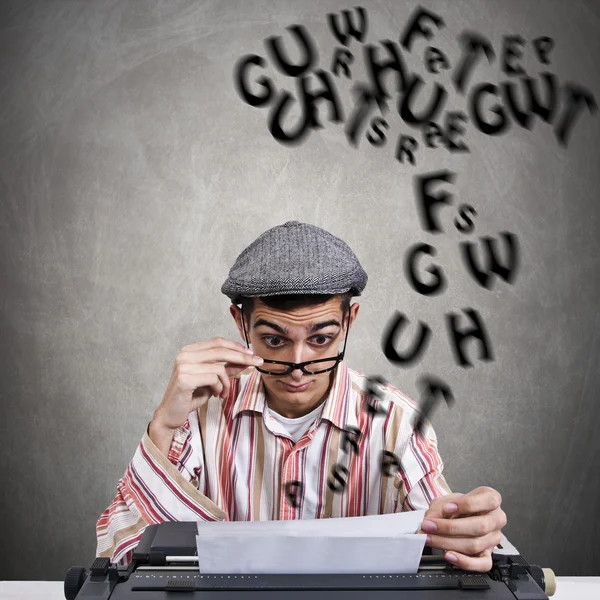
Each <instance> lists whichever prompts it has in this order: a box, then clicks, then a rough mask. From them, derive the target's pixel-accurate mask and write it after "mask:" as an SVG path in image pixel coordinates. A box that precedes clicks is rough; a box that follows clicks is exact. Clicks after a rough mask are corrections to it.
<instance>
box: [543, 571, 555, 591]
mask: <svg viewBox="0 0 600 600" xmlns="http://www.w3.org/2000/svg"><path fill="white" fill-rule="evenodd" d="M542 571H543V572H544V579H545V580H546V590H545V591H546V596H554V592H556V576H555V575H554V571H553V570H552V569H547V568H546V569H542Z"/></svg>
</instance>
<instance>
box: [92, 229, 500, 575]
mask: <svg viewBox="0 0 600 600" xmlns="http://www.w3.org/2000/svg"><path fill="white" fill-rule="evenodd" d="M366 283H367V275H366V273H365V272H364V270H363V268H362V266H361V265H360V263H359V261H358V259H357V258H356V256H355V255H354V253H353V252H352V250H351V249H350V248H349V247H348V246H347V245H346V244H345V242H343V241H342V240H340V239H339V238H337V237H335V236H333V235H331V234H330V233H328V232H327V231H325V230H323V229H321V228H319V227H315V226H313V225H309V224H305V223H299V222H297V221H290V222H287V223H285V224H284V225H281V226H278V227H274V228H272V229H270V230H268V231H267V232H265V233H263V234H262V235H261V236H260V237H259V238H258V239H257V240H255V241H254V242H253V243H252V244H250V246H248V248H246V249H245V250H244V251H243V252H242V253H241V254H240V256H239V257H238V258H237V260H236V262H235V264H234V265H233V267H232V268H231V270H230V272H229V277H228V278H227V280H226V281H225V283H224V284H223V286H222V288H221V291H222V292H223V293H224V294H226V295H227V296H228V297H229V298H230V299H231V302H232V304H231V307H230V311H231V314H232V316H233V318H234V319H235V322H236V324H237V327H238V330H239V333H240V337H241V339H242V340H245V342H246V346H244V345H242V344H240V343H237V342H234V341H231V340H226V339H222V338H214V339H211V340H208V341H205V342H199V343H196V344H192V345H190V346H186V347H184V348H183V349H182V350H181V351H180V353H179V354H178V355H177V358H176V360H175V366H174V368H173V373H172V375H171V380H170V381H169V384H168V387H167V390H166V393H165V395H164V398H163V400H162V402H161V404H160V406H159V407H158V408H157V409H156V411H155V413H154V416H153V418H152V421H151V422H150V424H149V426H148V429H147V431H146V433H145V434H144V436H143V438H142V441H141V443H140V445H139V447H138V449H137V451H136V453H135V455H134V457H133V459H132V461H131V463H130V464H129V466H128V467H127V469H126V471H125V475H124V476H123V478H122V479H120V480H119V482H118V484H117V495H116V497H115V498H114V500H113V502H112V503H111V504H110V506H108V508H107V509H106V510H105V511H104V512H103V513H102V515H101V517H100V519H99V520H98V523H97V525H96V530H97V538H98V547H97V553H96V554H97V556H108V557H110V558H111V561H112V562H119V563H120V564H127V563H128V562H129V561H130V560H131V555H132V553H133V549H134V548H135V546H136V545H137V544H138V542H139V540H140V539H141V536H142V533H143V531H144V529H145V527H146V526H147V525H149V524H154V523H159V522H163V521H168V520H171V521H225V520H232V521H235V520H238V521H246V520H274V519H314V518H319V519H322V518H328V517H350V516H361V515H373V514H384V513H391V512H401V511H407V510H419V509H427V512H426V515H425V517H426V520H424V522H423V525H422V530H421V532H427V533H428V539H427V544H428V545H429V546H431V547H434V548H440V549H443V550H446V551H448V552H446V553H445V558H446V559H447V560H449V561H451V562H453V563H454V564H456V565H457V566H459V567H461V568H465V569H469V570H473V571H487V570H489V569H490V568H491V566H492V560H491V551H492V549H493V548H494V547H495V546H496V545H497V544H498V543H499V542H500V539H501V533H500V530H501V529H502V527H504V525H505V524H506V515H505V513H504V511H503V510H502V509H501V506H500V503H501V498H500V494H499V493H498V492H497V491H495V490H493V489H491V488H487V487H481V488H477V489H476V490H473V491H472V492H470V493H468V494H457V493H455V494H452V493H451V490H450V488H449V487H448V484H447V483H446V481H445V479H444V477H443V475H442V470H443V463H442V460H441V458H440V456H439V454H438V452H437V439H436V435H435V433H434V430H433V428H432V427H431V424H430V423H429V422H428V421H425V425H424V429H423V433H422V434H419V433H418V431H415V430H414V423H415V421H416V417H417V416H418V412H419V410H418V406H417V404H416V403H415V402H413V401H412V400H411V399H410V398H407V397H406V396H404V395H403V394H402V393H401V392H400V391H399V390H398V389H396V388H395V387H393V386H391V385H389V384H386V385H384V386H381V388H380V390H379V391H378V392H377V393H375V394H374V393H373V390H369V386H368V384H367V377H366V376H365V375H363V374H361V373H359V372H357V371H354V370H352V369H350V368H349V367H348V366H347V365H346V364H345V362H344V361H343V358H344V352H345V349H346V344H347V341H348V334H349V332H350V329H351V328H352V325H353V324H354V322H355V320H356V317H357V314H358V310H359V305H358V304H357V303H355V304H353V305H350V299H351V298H352V297H353V296H359V295H360V294H361V293H362V291H363V289H364V288H365V286H366ZM238 304H240V305H241V306H238ZM340 344H343V348H342V351H341V352H340V351H339V346H340ZM250 346H251V347H252V348H251V349H250ZM369 392H370V393H369ZM375 397H376V398H375ZM390 459H391V460H390Z"/></svg>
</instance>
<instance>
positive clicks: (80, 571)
mask: <svg viewBox="0 0 600 600" xmlns="http://www.w3.org/2000/svg"><path fill="white" fill-rule="evenodd" d="M87 576H88V572H87V569H86V568H85V567H71V568H70V569H69V570H68V571H67V576H66V577H65V598H66V599H67V600H75V598H76V597H77V594H79V590H80V589H81V588H82V586H83V584H84V583H85V580H86V579H87Z"/></svg>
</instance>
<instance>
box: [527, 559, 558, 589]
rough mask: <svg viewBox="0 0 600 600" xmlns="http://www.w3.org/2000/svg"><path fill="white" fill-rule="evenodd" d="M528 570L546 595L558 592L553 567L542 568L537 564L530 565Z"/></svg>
mask: <svg viewBox="0 0 600 600" xmlns="http://www.w3.org/2000/svg"><path fill="white" fill-rule="evenodd" d="M528 571H529V573H530V574H531V576H532V577H533V580H534V581H535V582H536V583H537V584H538V585H539V586H540V588H541V589H542V591H543V592H544V593H545V594H546V596H553V595H554V592H556V579H555V577H554V571H553V570H552V569H542V568H540V567H538V566H537V565H529V568H528Z"/></svg>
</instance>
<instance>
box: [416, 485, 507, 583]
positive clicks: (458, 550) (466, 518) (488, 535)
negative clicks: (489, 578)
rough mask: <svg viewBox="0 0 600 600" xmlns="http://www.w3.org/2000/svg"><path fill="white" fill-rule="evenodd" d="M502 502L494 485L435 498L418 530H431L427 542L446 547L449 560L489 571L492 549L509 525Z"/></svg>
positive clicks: (465, 566)
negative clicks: (503, 529)
mask: <svg viewBox="0 0 600 600" xmlns="http://www.w3.org/2000/svg"><path fill="white" fill-rule="evenodd" d="M501 503H502V496H500V494H499V493H498V492H497V491H496V490H494V489H493V488H490V487H478V488H476V489H474V490H473V491H472V492H469V493H468V494H458V493H456V494H449V495H447V496H442V497H440V498H434V499H433V500H432V501H431V504H430V505H429V509H428V510H427V512H426V513H425V517H424V518H423V523H422V525H421V529H420V530H419V531H418V532H417V533H426V534H427V542H426V544H427V545H428V546H430V547H431V548H438V549H440V550H446V552H445V554H444V558H445V560H447V561H448V562H451V563H452V564H454V565H455V566H457V567H459V568H461V569H464V570H466V571H478V572H482V573H485V572H487V571H489V570H490V569H491V568H492V550H493V549H494V548H495V547H496V546H497V545H498V544H499V543H500V540H501V539H502V534H501V532H500V530H501V529H502V528H503V527H504V526H505V525H506V513H505V512H504V511H503V510H502V508H500V505H501ZM452 505H454V507H455V508H453V506H452ZM427 523H433V525H434V526H435V530H433V529H431V530H430V529H428V528H427V527H428V526H427ZM453 556H454V557H455V559H456V560H453Z"/></svg>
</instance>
